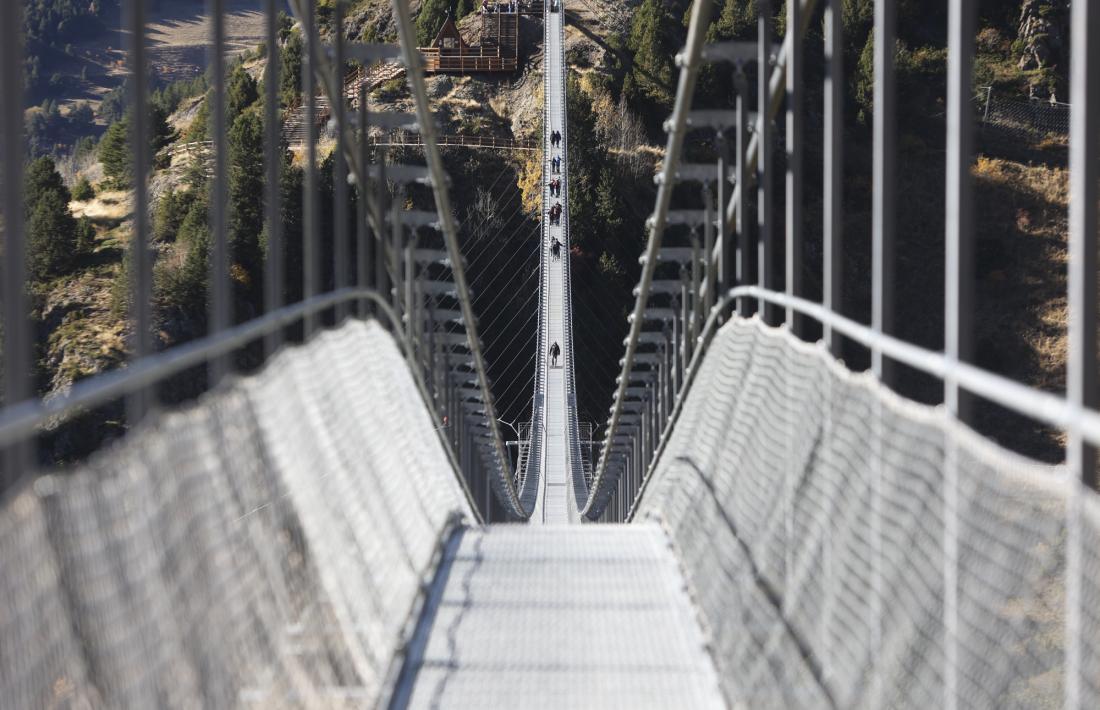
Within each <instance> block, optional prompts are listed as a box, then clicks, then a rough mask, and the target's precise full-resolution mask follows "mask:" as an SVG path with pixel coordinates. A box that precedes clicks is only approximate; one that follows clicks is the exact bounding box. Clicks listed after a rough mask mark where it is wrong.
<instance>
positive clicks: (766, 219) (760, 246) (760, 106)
mask: <svg viewBox="0 0 1100 710" xmlns="http://www.w3.org/2000/svg"><path fill="white" fill-rule="evenodd" d="M756 12H757V29H758V35H759V39H758V42H759V49H758V51H759V52H760V56H759V58H758V60H757V67H758V69H757V74H758V80H757V112H756V136H757V145H758V146H759V149H758V151H757V161H756V185H757V202H756V223H757V231H756V250H757V256H756V266H757V269H758V271H759V276H758V278H757V283H759V284H760V286H761V288H765V289H768V290H772V289H774V287H775V266H774V264H773V263H772V259H773V258H774V256H775V248H774V245H773V243H772V240H773V239H774V237H775V235H774V234H773V233H772V214H771V211H772V176H771V160H772V146H771V121H770V119H769V118H768V105H769V104H770V103H771V101H770V100H769V99H770V97H769V93H768V81H769V79H770V78H771V67H772V64H773V62H772V27H771V25H772V7H771V2H770V0H758V1H757V3H756ZM741 160H744V158H741ZM757 310H759V311H760V314H761V317H762V318H763V319H764V322H765V323H769V324H771V325H774V324H775V318H774V315H773V314H774V312H775V308H773V307H772V306H769V305H768V304H767V303H766V302H765V301H764V300H763V299H761V300H760V303H759V304H758V308H757Z"/></svg>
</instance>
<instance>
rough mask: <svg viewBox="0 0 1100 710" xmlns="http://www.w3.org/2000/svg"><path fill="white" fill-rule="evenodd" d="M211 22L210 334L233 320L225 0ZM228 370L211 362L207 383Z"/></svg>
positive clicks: (215, 5)
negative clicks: (229, 226) (211, 181)
mask: <svg viewBox="0 0 1100 710" xmlns="http://www.w3.org/2000/svg"><path fill="white" fill-rule="evenodd" d="M209 14H210V16H211V17H210V24H211V32H212V35H213V36H212V37H211V43H210V73H211V74H212V75H213V77H214V87H213V93H212V95H211V99H212V102H211V105H210V128H211V131H210V132H211V138H212V140H213V141H214V143H213V148H214V185H213V188H212V189H211V191H210V228H211V232H212V233H213V237H214V239H213V249H212V250H211V254H210V327H209V328H208V330H209V332H210V333H220V332H221V331H223V330H225V329H227V328H228V327H229V326H230V324H231V322H232V319H233V316H232V313H231V308H232V290H231V284H230V282H229V234H228V215H227V211H228V209H229V204H228V202H229V201H228V195H229V175H228V164H227V162H226V158H227V157H228V156H227V151H228V146H227V142H226V130H227V127H226V121H225V108H226V105H225V0H209ZM228 371H229V356H227V355H222V356H219V357H217V358H214V359H213V360H211V362H210V368H209V373H210V375H209V378H210V385H211V386H213V385H216V384H217V383H218V381H219V380H220V379H221V378H222V376H224V375H225V374H226V373H227V372H228Z"/></svg>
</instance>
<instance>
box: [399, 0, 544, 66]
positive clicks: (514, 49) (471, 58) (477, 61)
mask: <svg viewBox="0 0 1100 710" xmlns="http://www.w3.org/2000/svg"><path fill="white" fill-rule="evenodd" d="M538 5H539V10H538V11H539V13H541V12H542V9H541V5H542V4H541V3H538ZM488 7H489V10H488V11H486V10H481V11H480V15H481V38H480V40H479V43H478V44H476V45H474V44H471V43H470V42H469V41H468V40H467V39H466V38H465V37H463V36H462V32H461V31H459V29H458V26H457V25H456V24H455V21H454V18H452V17H448V18H447V20H446V21H445V22H444V23H443V26H442V27H441V28H440V29H439V33H438V34H437V35H436V36H435V39H434V40H432V43H431V45H430V46H428V47H420V48H419V49H420V52H421V54H423V56H424V71H425V72H427V73H430V74H473V73H486V72H492V73H495V72H514V71H516V70H517V69H518V68H519V18H520V15H522V14H531V13H532V12H533V11H534V4H532V3H528V4H527V5H523V4H520V5H518V6H517V11H516V12H511V11H508V12H500V11H499V10H501V9H505V8H510V7H511V6H510V5H508V4H507V3H503V2H501V3H492V4H489V5H488Z"/></svg>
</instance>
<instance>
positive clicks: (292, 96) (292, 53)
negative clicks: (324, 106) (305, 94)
mask: <svg viewBox="0 0 1100 710" xmlns="http://www.w3.org/2000/svg"><path fill="white" fill-rule="evenodd" d="M303 51H304V49H303V45H302V35H301V34H300V33H298V32H292V33H291V34H290V36H289V38H288V39H287V41H286V44H285V45H283V51H282V53H281V54H282V57H281V60H280V61H281V63H282V65H281V66H280V67H279V99H280V100H281V101H282V103H283V106H290V105H292V104H294V103H296V102H297V101H298V95H299V94H301V93H302V52H303Z"/></svg>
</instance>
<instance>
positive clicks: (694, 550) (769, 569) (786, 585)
mask: <svg viewBox="0 0 1100 710" xmlns="http://www.w3.org/2000/svg"><path fill="white" fill-rule="evenodd" d="M1064 473H1065V472H1064V470H1062V469H1061V468H1058V467H1050V466H1044V465H1040V464H1037V463H1033V462H1031V461H1028V460H1025V459H1023V458H1021V457H1018V456H1015V455H1013V454H1010V453H1008V452H1006V451H1004V450H1003V449H1000V448H999V447H997V446H995V445H993V444H991V443H989V442H987V441H985V440H984V439H982V438H981V437H979V436H977V435H975V434H974V433H972V432H971V431H969V430H967V429H965V428H963V427H961V426H959V425H957V424H954V423H952V422H951V421H950V420H949V419H948V417H947V416H946V414H945V412H944V411H943V410H941V409H933V408H929V407H925V406H920V405H916V404H913V403H911V402H907V401H905V400H902V399H900V398H898V397H896V396H895V395H893V394H892V393H890V392H889V391H887V390H885V389H884V388H882V387H881V386H880V385H878V384H877V383H876V381H875V380H874V379H873V378H872V377H871V376H870V375H857V374H852V373H850V372H848V371H847V370H845V369H843V367H842V366H841V365H839V364H837V363H835V362H834V361H832V359H831V358H830V357H829V356H828V355H827V353H825V351H824V350H823V348H822V347H820V346H818V345H809V344H806V343H802V342H800V341H797V340H795V339H793V338H791V337H790V336H789V335H787V334H786V333H785V332H783V331H778V330H773V329H769V328H767V327H765V326H763V325H762V324H761V323H760V322H759V321H757V320H752V321H743V320H735V321H733V322H731V323H729V324H727V325H726V326H724V327H723V329H722V330H721V331H720V332H719V333H718V334H717V335H716V337H715V340H714V342H713V344H712V346H711V350H710V351H709V353H708V356H707V358H706V360H705V361H704V362H703V364H702V367H701V370H700V372H699V373H698V377H697V380H696V382H695V383H694V385H693V387H692V390H691V393H690V394H689V397H688V400H687V402H686V406H685V407H684V409H683V412H682V414H681V416H680V419H679V421H678V422H677V425H676V427H675V429H674V431H673V433H672V439H671V440H670V441H669V445H668V447H667V448H666V450H665V452H664V454H663V456H662V459H661V462H660V465H659V467H658V469H657V471H656V472H655V474H654V477H653V481H652V482H651V483H650V485H649V488H648V490H647V491H646V492H645V494H644V498H643V500H642V501H641V503H640V507H639V519H646V518H657V519H660V520H661V521H662V522H663V524H664V525H666V526H667V528H668V530H669V532H670V535H671V536H672V538H673V540H674V542H675V544H676V546H677V549H678V552H679V554H680V555H681V557H682V564H683V565H684V569H685V571H686V574H687V576H688V579H689V582H690V585H691V587H692V591H693V594H694V595H695V598H696V602H697V604H698V605H699V607H700V610H701V615H702V618H703V620H704V623H705V625H706V626H707V627H708V632H709V634H710V635H711V637H712V644H713V648H714V655H715V659H716V663H717V664H718V666H719V671H720V676H721V677H722V682H723V684H724V688H723V690H724V692H725V693H726V695H727V699H728V700H729V702H730V703H731V705H735V706H737V705H738V704H743V706H745V707H821V706H840V707H866V708H880V707H911V708H928V707H940V706H942V704H943V700H944V698H945V696H946V695H947V694H948V693H950V692H951V691H950V688H951V687H954V688H955V689H956V690H955V691H954V694H955V695H956V697H957V698H958V702H959V706H960V707H967V708H1006V707H1061V706H1062V696H1063V693H1064V692H1065V690H1064V688H1063V682H1064V680H1063V674H1064V662H1065V659H1064V646H1065V643H1064V635H1065V619H1066V617H1065V609H1066V597H1065V591H1066V590H1065V579H1064V577H1065V564H1066V563H1065V540H1066V529H1067V528H1066V522H1065V520H1066V500H1067V492H1068V491H1069V490H1070V484H1069V483H1068V482H1067V478H1066V476H1065V475H1064ZM1082 502H1083V504H1084V509H1085V512H1084V516H1083V530H1084V551H1085V560H1084V564H1083V567H1084V570H1085V572H1084V589H1083V591H1082V596H1083V597H1084V608H1085V612H1084V615H1083V619H1082V623H1081V634H1082V638H1083V642H1082V652H1083V653H1082V655H1083V658H1082V664H1081V665H1082V683H1081V685H1082V693H1083V702H1082V706H1083V707H1092V706H1096V705H1097V702H1098V701H1100V696H1098V695H1097V690H1098V688H1100V683H1098V678H1100V664H1098V660H1100V646H1098V644H1100V642H1098V641H1097V639H1100V612H1097V611H1096V610H1097V609H1098V608H1100V606H1098V603H1100V591H1098V590H1100V552H1098V550H1100V505H1098V503H1097V500H1096V496H1095V495H1093V494H1091V493H1089V494H1086V497H1085V498H1083V500H1082ZM952 559H957V564H951V560H952ZM945 579H947V580H954V581H953V582H952V581H948V582H946V583H945ZM945 590H954V594H947V595H945V593H944V592H945ZM952 610H953V611H952Z"/></svg>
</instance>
